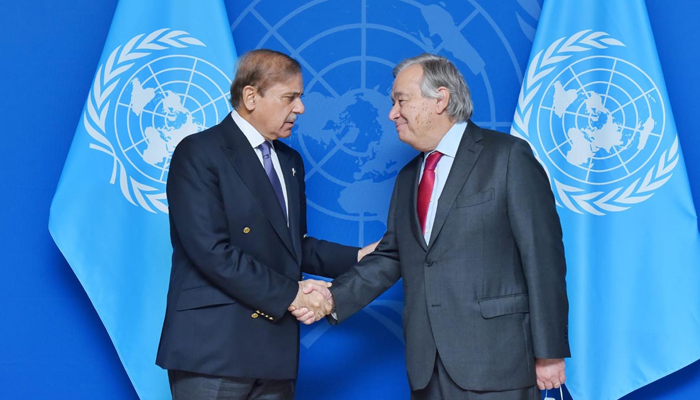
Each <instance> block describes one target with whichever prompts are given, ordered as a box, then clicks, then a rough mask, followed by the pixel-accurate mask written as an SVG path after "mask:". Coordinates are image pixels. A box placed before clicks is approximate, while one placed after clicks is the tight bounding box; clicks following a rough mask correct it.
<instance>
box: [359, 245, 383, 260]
mask: <svg viewBox="0 0 700 400" xmlns="http://www.w3.org/2000/svg"><path fill="white" fill-rule="evenodd" d="M380 241H381V240H377V241H376V242H374V243H370V244H368V245H367V246H365V247H363V248H361V249H360V250H358V251H357V262H360V260H362V258H363V257H364V256H366V255H367V254H369V253H371V252H373V251H374V249H376V248H377V245H378V244H379V242H380Z"/></svg>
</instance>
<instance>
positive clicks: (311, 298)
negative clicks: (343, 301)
mask: <svg viewBox="0 0 700 400" xmlns="http://www.w3.org/2000/svg"><path fill="white" fill-rule="evenodd" d="M331 285H332V284H331V283H330V282H325V281H318V280H314V279H308V280H305V281H301V282H299V290H298V291H297V296H296V297H295V298H294V301H293V302H292V304H290V306H289V307H288V308H287V310H289V311H290V312H291V313H292V315H294V316H295V317H296V319H297V320H298V321H299V322H301V323H304V324H306V325H311V324H313V323H314V322H316V321H318V320H320V319H321V318H323V317H325V316H326V315H328V314H330V313H331V311H332V310H333V307H334V303H333V295H332V294H331V291H330V290H328V288H329V287H331Z"/></svg>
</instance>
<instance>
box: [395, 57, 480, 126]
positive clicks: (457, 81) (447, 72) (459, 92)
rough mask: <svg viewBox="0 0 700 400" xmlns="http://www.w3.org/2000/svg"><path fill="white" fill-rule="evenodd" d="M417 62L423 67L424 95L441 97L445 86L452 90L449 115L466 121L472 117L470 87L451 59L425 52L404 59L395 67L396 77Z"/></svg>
mask: <svg viewBox="0 0 700 400" xmlns="http://www.w3.org/2000/svg"><path fill="white" fill-rule="evenodd" d="M415 64H419V65H420V66H422V67H423V81H422V82H421V85H420V89H421V92H422V94H423V97H428V98H431V99H440V98H442V96H441V95H440V92H438V89H439V88H440V87H445V88H447V90H448V91H449V92H450V103H449V104H448V105H447V115H449V116H450V117H452V118H454V119H455V120H456V121H457V122H466V121H467V120H468V119H469V118H471V116H472V113H473V111H474V107H473V106H472V97H471V93H469V87H468V86H467V82H465V80H464V77H463V76H462V74H461V73H460V72H459V70H458V69H457V67H455V66H454V64H452V62H451V61H450V60H448V59H446V58H445V57H440V56H436V55H435V54H429V53H423V54H421V55H419V56H417V57H413V58H409V59H406V60H403V61H402V62H400V63H399V64H398V65H397V66H396V67H394V78H396V76H397V75H398V74H399V72H401V71H403V70H404V69H405V68H407V67H410V66H411V65H415Z"/></svg>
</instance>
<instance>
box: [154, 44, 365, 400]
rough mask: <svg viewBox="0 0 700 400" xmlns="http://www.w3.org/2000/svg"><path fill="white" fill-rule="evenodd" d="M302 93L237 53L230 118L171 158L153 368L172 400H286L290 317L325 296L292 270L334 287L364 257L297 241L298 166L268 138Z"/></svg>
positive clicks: (277, 68)
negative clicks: (167, 246)
mask: <svg viewBox="0 0 700 400" xmlns="http://www.w3.org/2000/svg"><path fill="white" fill-rule="evenodd" d="M302 92H303V82H302V76H301V67H300V65H299V63H298V62H297V61H295V60H293V59H292V58H290V57H288V56H286V55H284V54H282V53H278V52H275V51H271V50H255V51H252V52H250V53H247V54H245V55H244V56H243V57H241V58H240V60H239V65H238V70H237V72H236V77H235V79H234V82H233V84H232V85H231V103H232V105H233V108H234V111H233V112H232V113H231V114H230V115H229V116H227V117H226V118H225V119H224V120H223V121H222V122H221V123H220V124H218V125H216V126H214V127H212V128H211V129H207V130H205V131H203V132H201V133H197V134H194V135H191V136H189V137H187V138H185V139H184V140H183V141H182V142H181V143H180V144H179V145H178V146H177V149H176V151H175V153H174V154H173V158H172V162H171V165H170V173H169V177H168V185H167V192H168V201H169V204H170V232H171V240H172V245H173V257H172V271H171V276H170V288H169V291H168V300H167V311H166V315H165V322H164V324H163V332H162V335H161V340H160V346H159V348H158V357H157V361H156V363H157V364H158V365H159V366H161V367H163V368H165V369H168V372H169V378H170V384H171V390H172V393H173V398H174V399H176V400H178V399H197V400H202V399H292V398H293V397H294V383H295V379H296V376H297V369H298V355H299V325H298V322H297V321H296V319H295V318H294V317H293V316H292V315H291V314H290V313H289V312H288V308H290V309H294V308H301V307H308V308H309V309H312V308H318V306H319V305H321V304H322V303H321V300H322V297H321V296H322V294H323V293H325V294H326V295H328V292H327V289H326V287H325V284H324V283H322V282H318V281H304V283H302V282H299V281H300V280H301V273H302V271H303V272H308V273H311V274H315V275H323V276H328V277H332V278H334V277H337V276H339V275H340V274H342V273H343V272H345V271H346V270H347V269H348V268H349V267H350V266H352V265H353V264H354V263H355V262H357V261H358V260H359V259H360V258H361V257H362V255H363V254H364V253H365V252H367V251H369V247H368V248H365V249H358V248H355V247H348V246H342V245H339V244H335V243H330V242H326V241H322V240H317V239H314V238H312V237H308V236H307V235H306V197H305V194H304V191H305V185H304V164H303V163H302V159H301V157H300V155H299V154H298V153H297V152H296V151H294V150H293V149H291V148H290V147H289V146H287V145H286V144H284V143H282V142H280V141H278V140H277V139H280V138H286V137H289V135H290V134H291V130H292V127H293V126H294V123H295V121H296V117H297V116H298V115H299V114H302V113H303V112H304V104H303V103H302V101H301V98H300V96H301V95H302ZM307 282H308V283H307ZM303 285H317V286H316V289H317V291H313V292H312V293H309V294H308V295H307V294H304V293H302V290H301V289H302V286H303ZM319 292H320V293H319ZM328 311H330V310H326V312H328ZM321 316H322V314H321V313H319V314H318V315H317V319H318V318H321Z"/></svg>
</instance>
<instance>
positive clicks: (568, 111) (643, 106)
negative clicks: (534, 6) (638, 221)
mask: <svg viewBox="0 0 700 400" xmlns="http://www.w3.org/2000/svg"><path fill="white" fill-rule="evenodd" d="M614 46H624V44H623V43H622V42H620V41H618V40H616V39H614V38H611V37H610V36H609V35H608V34H607V33H605V32H591V31H589V30H586V31H581V32H578V33H576V34H574V35H572V36H571V37H568V38H562V39H559V40H557V41H555V42H554V43H552V44H551V45H550V46H549V47H548V48H547V49H546V50H543V51H540V52H539V53H537V54H536V55H535V57H533V60H532V62H531V64H530V66H529V68H528V72H527V76H526V77H525V81H524V84H523V91H522V93H521V95H520V99H519V102H518V108H517V111H516V116H515V121H514V127H513V130H512V132H513V134H515V135H518V136H522V137H524V138H525V139H527V140H528V141H530V143H535V142H537V146H533V147H535V148H539V151H537V149H535V153H536V155H537V157H538V159H539V160H540V162H541V163H542V164H543V166H544V167H545V169H546V170H547V172H548V174H549V176H550V179H551V181H552V184H553V185H552V186H553V188H554V191H555V193H556V196H557V200H558V202H559V205H560V206H562V205H563V206H564V207H566V208H568V209H569V210H571V211H574V212H576V213H580V214H582V213H590V214H594V215H605V214H606V213H607V212H619V211H624V210H627V209H629V208H630V207H631V206H632V205H633V204H637V203H641V202H643V201H645V200H647V199H648V198H650V197H651V196H652V195H653V193H654V190H656V189H657V188H659V187H660V186H662V185H663V184H664V183H666V181H668V179H669V178H670V177H671V172H672V170H673V168H674V167H675V166H676V163H677V161H678V142H677V140H678V139H677V138H676V139H675V141H674V142H673V143H672V144H671V145H670V146H668V141H664V140H663V139H664V127H665V123H666V110H665V108H664V101H663V99H662V97H661V93H660V91H659V89H658V87H657V86H656V84H655V83H654V81H653V80H652V79H651V78H650V77H649V75H647V74H646V73H645V72H644V71H643V70H642V69H640V68H639V67H638V66H636V65H634V64H632V63H630V62H627V61H625V60H623V59H621V58H618V57H613V56H609V55H600V54H598V52H594V53H595V54H594V55H588V54H586V53H588V52H589V51H591V50H599V49H608V48H611V47H614ZM578 55H580V56H582V57H580V58H578V59H576V60H575V61H572V60H573V59H574V58H573V57H574V56H578ZM664 145H665V146H666V147H667V148H664ZM659 153H661V154H659ZM555 170H556V171H555Z"/></svg>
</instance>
